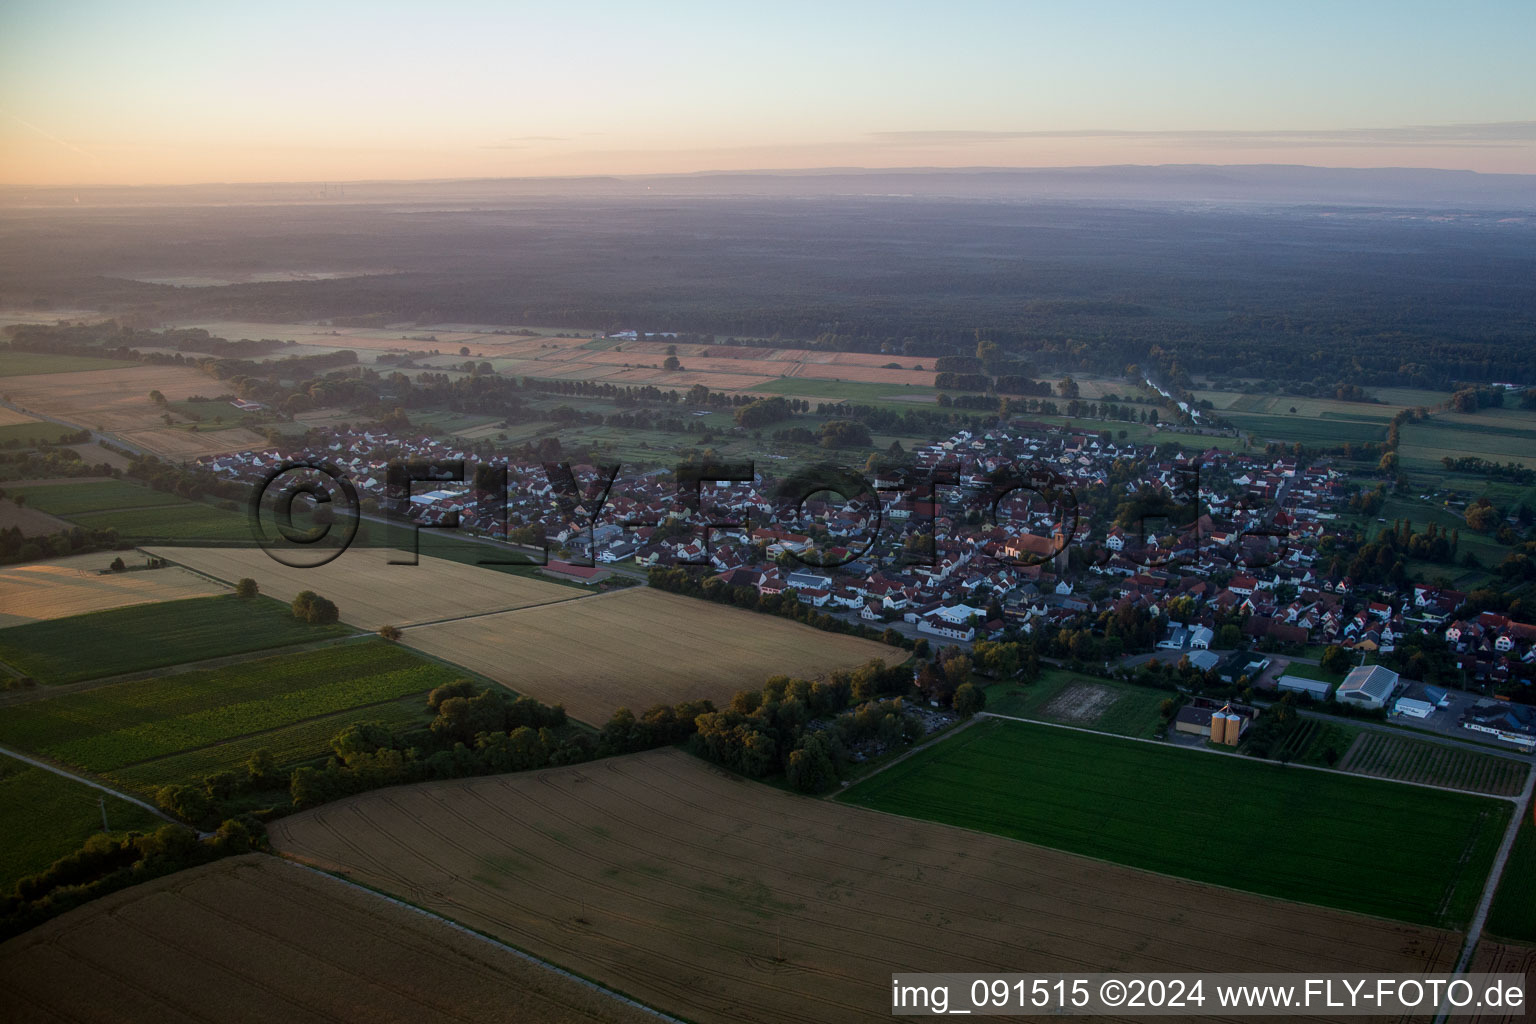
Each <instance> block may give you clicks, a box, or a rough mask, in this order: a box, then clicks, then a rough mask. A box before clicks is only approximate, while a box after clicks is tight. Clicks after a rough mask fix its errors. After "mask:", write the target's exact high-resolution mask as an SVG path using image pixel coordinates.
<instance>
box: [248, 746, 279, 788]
mask: <svg viewBox="0 0 1536 1024" xmlns="http://www.w3.org/2000/svg"><path fill="white" fill-rule="evenodd" d="M245 775H246V778H248V779H249V780H250V782H251V784H252V785H253V786H276V785H279V784H281V782H282V776H280V775H278V774H277V762H276V761H275V760H274V759H273V757H272V751H270V750H268V749H267V748H266V747H261V748H259V749H257V750H255V751H253V752H252V753H251V756H250V757H249V758H248V759H247V760H246V762H245Z"/></svg>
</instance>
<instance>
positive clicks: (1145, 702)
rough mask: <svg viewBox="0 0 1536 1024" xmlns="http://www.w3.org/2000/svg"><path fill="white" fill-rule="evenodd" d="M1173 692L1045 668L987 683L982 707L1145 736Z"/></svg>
mask: <svg viewBox="0 0 1536 1024" xmlns="http://www.w3.org/2000/svg"><path fill="white" fill-rule="evenodd" d="M1172 696H1174V695H1173V694H1172V693H1168V692H1165V691H1163V690H1153V689H1150V688H1148V687H1145V686H1132V685H1130V684H1129V683H1121V682H1116V681H1114V680H1109V679H1093V678H1090V677H1088V676H1080V675H1077V674H1075V673H1073V672H1068V671H1067V670H1066V669H1059V668H1048V669H1046V670H1045V671H1043V672H1041V673H1040V678H1039V679H1037V680H1035V681H1034V682H1032V683H993V684H992V685H991V686H988V687H987V710H988V711H990V712H993V713H994V714H999V715H1012V716H1014V717H1017V718H1034V719H1038V720H1040V721H1044V722H1060V723H1062V724H1064V725H1075V726H1078V727H1080V728H1083V729H1097V730H1099V731H1100V732H1112V733H1116V734H1118V735H1121V736H1140V737H1144V738H1149V739H1150V738H1152V737H1154V736H1156V735H1157V734H1158V733H1160V732H1162V728H1163V717H1162V714H1161V712H1160V711H1159V710H1158V709H1159V707H1160V706H1161V705H1162V703H1163V701H1165V700H1167V699H1168V698H1169V697H1172Z"/></svg>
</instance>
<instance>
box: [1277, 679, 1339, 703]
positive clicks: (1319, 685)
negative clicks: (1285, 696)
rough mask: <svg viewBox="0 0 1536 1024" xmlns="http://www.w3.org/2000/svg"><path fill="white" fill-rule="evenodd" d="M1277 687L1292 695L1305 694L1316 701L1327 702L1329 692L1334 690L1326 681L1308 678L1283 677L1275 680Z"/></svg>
mask: <svg viewBox="0 0 1536 1024" xmlns="http://www.w3.org/2000/svg"><path fill="white" fill-rule="evenodd" d="M1275 686H1277V687H1279V688H1280V689H1282V690H1287V691H1289V692H1291V693H1304V694H1308V695H1310V696H1311V697H1312V698H1313V699H1314V700H1327V699H1328V691H1329V690H1331V689H1333V684H1332V683H1330V682H1329V681H1328V680H1326V679H1308V678H1307V677H1306V676H1291V675H1285V676H1281V677H1280V678H1279V679H1277V680H1275Z"/></svg>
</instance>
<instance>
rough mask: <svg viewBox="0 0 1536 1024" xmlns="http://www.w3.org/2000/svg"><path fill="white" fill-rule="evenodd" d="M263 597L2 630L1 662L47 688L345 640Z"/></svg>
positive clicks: (167, 605) (337, 629) (339, 629)
mask: <svg viewBox="0 0 1536 1024" xmlns="http://www.w3.org/2000/svg"><path fill="white" fill-rule="evenodd" d="M349 632H351V630H350V629H349V628H348V627H346V626H342V625H332V626H311V625H309V624H307V623H304V622H301V621H299V620H298V619H296V618H294V617H293V613H292V612H291V611H290V610H289V608H288V606H287V605H285V604H283V603H282V602H280V601H274V600H272V599H271V598H269V597H258V598H255V599H254V600H250V601H245V600H242V599H240V598H238V597H235V596H234V595H233V594H223V595H220V596H218V597H198V598H191V599H188V600H185V601H166V602H162V603H159V604H140V605H132V606H130V607H127V608H114V609H112V610H111V611H105V612H92V613H90V614H89V615H72V616H70V617H68V618H64V619H48V620H45V621H42V622H29V623H27V624H25V625H22V626H12V627H11V628H10V629H5V630H0V661H4V662H6V663H7V664H9V665H11V666H12V667H13V668H16V669H17V670H19V671H20V672H22V673H23V674H25V675H29V676H32V677H33V678H35V679H36V680H37V681H38V682H41V683H44V684H48V685H54V686H57V685H60V684H63V683H76V682H80V681H81V680H83V679H100V678H101V677H103V676H114V675H119V674H121V673H124V672H140V671H143V670H145V669H151V668H160V667H162V666H165V665H180V664H182V663H184V662H188V661H200V660H202V659H204V658H218V657H222V656H224V655H228V654H244V653H246V652H249V651H264V650H270V649H272V648H277V647H288V646H291V645H293V644H304V643H313V642H314V641H317V640H328V639H330V638H332V637H338V636H345V635H346V634H347V633H349Z"/></svg>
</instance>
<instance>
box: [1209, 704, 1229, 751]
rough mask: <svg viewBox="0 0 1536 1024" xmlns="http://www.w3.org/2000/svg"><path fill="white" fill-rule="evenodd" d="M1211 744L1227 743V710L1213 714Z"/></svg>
mask: <svg viewBox="0 0 1536 1024" xmlns="http://www.w3.org/2000/svg"><path fill="white" fill-rule="evenodd" d="M1211 742H1212V743H1225V742H1227V712H1226V710H1225V709H1222V710H1220V711H1213V712H1211Z"/></svg>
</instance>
